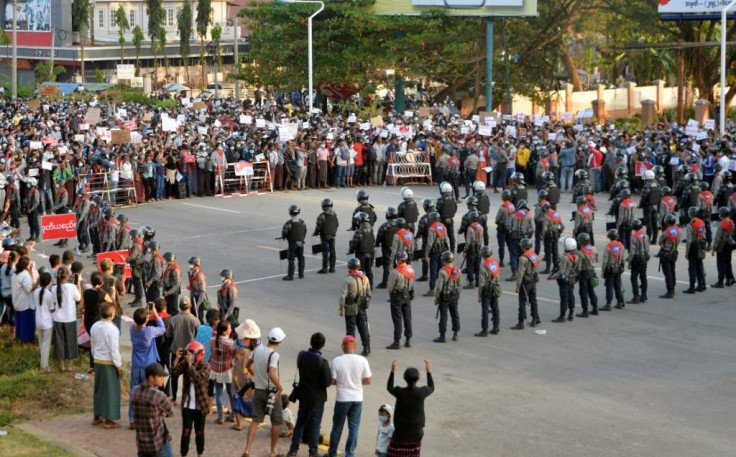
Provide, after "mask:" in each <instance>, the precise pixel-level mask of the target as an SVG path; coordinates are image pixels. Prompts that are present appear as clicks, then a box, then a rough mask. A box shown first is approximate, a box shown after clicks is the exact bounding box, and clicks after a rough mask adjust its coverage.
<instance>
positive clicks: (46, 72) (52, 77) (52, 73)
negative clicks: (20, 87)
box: [35, 60, 66, 84]
mask: <svg viewBox="0 0 736 457" xmlns="http://www.w3.org/2000/svg"><path fill="white" fill-rule="evenodd" d="M35 71H36V83H37V84H40V83H42V82H44V81H49V82H54V81H56V77H57V76H59V75H60V74H62V73H66V68H64V67H62V66H61V65H56V66H52V65H51V61H50V60H46V61H44V62H41V63H40V64H38V65H36V68H35Z"/></svg>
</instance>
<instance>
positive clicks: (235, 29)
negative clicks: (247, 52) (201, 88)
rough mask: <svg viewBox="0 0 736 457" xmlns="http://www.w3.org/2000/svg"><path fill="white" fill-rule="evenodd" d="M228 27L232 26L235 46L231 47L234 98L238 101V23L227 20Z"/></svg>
mask: <svg viewBox="0 0 736 457" xmlns="http://www.w3.org/2000/svg"><path fill="white" fill-rule="evenodd" d="M227 25H228V27H232V28H233V39H234V44H235V47H234V48H233V62H234V63H235V99H236V100H238V101H240V57H238V38H239V37H238V23H237V22H236V21H235V19H232V18H231V19H228V20H227Z"/></svg>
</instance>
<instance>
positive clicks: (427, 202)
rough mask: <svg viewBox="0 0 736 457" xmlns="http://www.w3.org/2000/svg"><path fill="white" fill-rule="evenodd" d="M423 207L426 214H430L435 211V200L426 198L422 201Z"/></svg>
mask: <svg viewBox="0 0 736 457" xmlns="http://www.w3.org/2000/svg"><path fill="white" fill-rule="evenodd" d="M422 207H423V208H424V212H426V213H429V212H431V211H432V210H433V209H434V200H432V199H431V198H425V199H423V200H422Z"/></svg>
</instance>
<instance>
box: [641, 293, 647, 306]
mask: <svg viewBox="0 0 736 457" xmlns="http://www.w3.org/2000/svg"><path fill="white" fill-rule="evenodd" d="M639 301H640V302H641V303H646V302H647V293H646V292H642V293H641V296H639Z"/></svg>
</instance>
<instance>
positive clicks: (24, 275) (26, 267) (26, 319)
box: [11, 257, 39, 343]
mask: <svg viewBox="0 0 736 457" xmlns="http://www.w3.org/2000/svg"><path fill="white" fill-rule="evenodd" d="M38 285H39V281H34V280H33V276H32V274H31V264H30V260H29V259H28V257H21V258H20V260H18V263H17V264H16V266H15V273H14V274H13V276H12V279H11V288H12V291H13V309H14V311H15V337H16V338H17V339H18V341H20V342H21V343H33V341H34V340H35V333H36V303H35V302H34V301H33V291H34V290H36V288H37V287H38Z"/></svg>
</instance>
